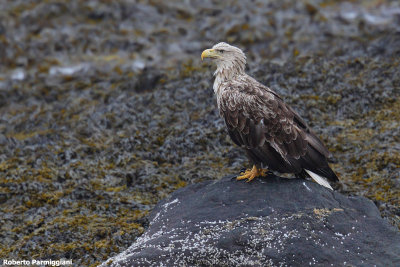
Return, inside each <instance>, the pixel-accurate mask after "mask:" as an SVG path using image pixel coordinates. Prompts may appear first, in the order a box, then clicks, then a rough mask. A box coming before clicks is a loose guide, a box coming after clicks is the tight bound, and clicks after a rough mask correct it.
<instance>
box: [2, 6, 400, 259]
mask: <svg viewBox="0 0 400 267" xmlns="http://www.w3.org/2000/svg"><path fill="white" fill-rule="evenodd" d="M219 41H226V42H229V43H231V44H234V45H236V46H239V47H240V48H242V49H243V50H244V51H245V52H246V53H247V56H248V62H249V64H248V65H249V68H248V72H249V73H250V74H251V75H253V76H254V77H256V78H257V79H258V80H260V81H261V82H263V83H265V84H267V85H269V86H270V87H271V88H273V89H274V90H276V91H277V92H278V93H279V94H280V95H282V97H283V98H284V99H285V100H286V101H287V102H288V103H289V104H291V105H292V106H293V107H294V108H295V109H296V110H297V111H298V112H299V113H300V114H301V115H302V116H303V117H304V118H305V119H306V120H307V121H308V122H309V124H310V125H311V126H312V127H313V129H314V130H315V132H316V133H317V134H318V135H319V136H321V138H322V139H323V140H324V142H325V143H326V145H327V146H328V147H329V148H330V150H331V152H332V153H333V154H334V156H335V158H336V163H335V164H332V168H333V169H334V170H335V171H336V172H337V174H338V175H339V177H340V179H341V182H342V187H341V192H342V193H345V194H351V195H363V196H366V197H368V198H370V199H371V200H373V201H374V202H375V204H376V205H377V206H378V208H379V209H380V211H381V214H382V216H383V217H384V218H386V219H387V220H389V222H390V223H392V224H393V225H395V226H397V227H400V175H399V169H400V143H399V141H400V140H399V139H400V138H399V136H400V3H399V2H398V1H384V0H371V1H351V2H347V1H330V0H325V1H289V0H286V1H279V2H278V1H270V2H267V1H200V0H199V1H161V0H160V1H156V0H153V1H150V0H149V1H128V0H126V1H86V0H80V1H57V0H49V1H26V0H15V1H1V2H0V207H1V209H0V258H3V259H13V258H14V259H32V258H35V259H49V258H51V259H59V258H67V259H73V260H74V264H76V265H85V266H86V265H93V266H95V265H97V264H99V263H100V262H102V261H103V260H105V259H107V258H109V257H110V256H113V255H116V254H117V253H118V252H120V251H123V250H124V249H126V248H127V247H128V246H129V245H130V244H131V243H132V242H133V241H134V240H135V238H136V237H137V236H139V235H141V233H142V232H143V231H144V229H145V228H146V227H147V224H148V222H147V218H146V215H147V214H148V213H149V211H150V210H152V208H153V207H154V205H155V204H156V203H157V202H158V201H159V200H160V199H163V198H164V197H166V196H168V195H169V194H170V193H171V192H173V191H174V190H175V189H177V188H179V187H182V186H185V185H186V184H189V183H196V182H199V181H203V180H210V179H219V178H221V177H223V176H226V175H227V174H235V173H238V172H239V171H240V170H241V169H242V168H243V167H248V162H247V160H246V158H245V156H244V153H243V152H242V151H241V150H240V149H239V148H237V147H235V146H234V145H233V144H232V142H231V141H230V140H229V138H228V137H227V133H226V131H225V126H224V123H223V121H222V120H221V119H220V118H219V116H218V112H217V109H216V105H215V99H214V96H213V91H212V80H213V78H212V73H213V70H214V67H213V66H212V65H210V64H209V62H201V61H200V54H201V52H202V50H204V49H206V48H210V47H211V46H212V45H213V44H215V43H216V42H219Z"/></svg>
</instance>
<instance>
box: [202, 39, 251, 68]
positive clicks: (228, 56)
mask: <svg viewBox="0 0 400 267" xmlns="http://www.w3.org/2000/svg"><path fill="white" fill-rule="evenodd" d="M204 58H211V59H212V60H213V61H214V62H215V63H216V64H217V72H220V71H222V70H225V69H226V70H231V71H235V72H244V69H245V65H246V56H245V54H244V53H243V51H242V50H240V49H239V48H237V47H235V46H232V45H229V44H227V43H224V42H222V43H218V44H216V45H214V46H213V47H212V48H211V49H206V50H204V51H203V53H201V59H202V60H203V59H204Z"/></svg>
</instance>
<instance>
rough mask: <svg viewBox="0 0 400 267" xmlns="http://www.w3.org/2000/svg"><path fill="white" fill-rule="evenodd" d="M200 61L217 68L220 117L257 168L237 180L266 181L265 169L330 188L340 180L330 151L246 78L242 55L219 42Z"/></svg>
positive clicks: (267, 91) (265, 90) (279, 101)
mask: <svg viewBox="0 0 400 267" xmlns="http://www.w3.org/2000/svg"><path fill="white" fill-rule="evenodd" d="M201 58H202V59H203V58H211V59H213V61H214V62H215V63H216V65H217V70H216V71H215V73H214V76H215V81H214V86H213V88H214V92H215V94H216V96H217V103H218V108H219V111H220V115H221V116H222V117H223V118H224V120H225V123H226V126H227V128H228V133H229V136H230V137H231V139H232V140H233V142H234V143H235V144H237V145H238V146H241V147H243V148H244V149H245V150H246V152H247V156H248V158H249V159H250V160H251V161H252V162H253V164H254V165H253V168H252V169H251V170H246V172H244V173H242V175H241V176H238V177H237V179H238V180H242V179H248V180H247V181H251V180H252V179H254V178H255V177H257V176H264V175H265V174H266V170H263V169H262V167H263V166H266V167H268V168H269V169H270V170H273V171H278V172H281V173H294V174H295V175H296V176H297V177H302V178H305V177H307V176H310V177H311V178H312V179H314V180H315V181H316V182H317V183H319V184H321V185H323V186H325V187H328V188H330V189H332V187H331V186H330V184H329V182H328V181H332V182H335V181H338V178H337V176H336V174H335V173H334V172H333V171H332V169H331V168H330V167H329V165H328V162H327V159H328V158H329V157H330V153H329V151H328V149H326V147H325V146H324V144H323V143H322V142H321V140H320V139H319V138H318V137H317V136H316V135H315V134H314V133H313V132H312V131H311V129H310V127H308V126H307V124H306V123H305V122H304V120H303V119H302V118H301V117H300V116H299V115H298V114H297V113H296V112H295V111H294V110H293V109H292V108H291V107H289V106H288V105H286V104H285V103H284V102H283V100H282V98H281V97H280V96H279V95H278V94H277V93H275V92H274V91H272V90H271V89H270V88H268V87H267V86H265V85H262V84H261V83H259V82H257V81H256V80H255V79H254V78H252V77H250V76H249V75H247V74H246V73H245V65H246V56H245V54H244V53H243V51H242V50H240V49H239V48H237V47H234V46H231V45H229V44H227V43H218V44H216V45H214V46H213V47H212V49H207V50H204V51H203V53H202V54H201Z"/></svg>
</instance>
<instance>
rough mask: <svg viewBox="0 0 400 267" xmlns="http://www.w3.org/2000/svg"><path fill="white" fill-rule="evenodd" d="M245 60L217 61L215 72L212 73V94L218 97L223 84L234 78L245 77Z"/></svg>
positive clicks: (240, 58)
mask: <svg viewBox="0 0 400 267" xmlns="http://www.w3.org/2000/svg"><path fill="white" fill-rule="evenodd" d="M245 66H246V58H245V57H243V58H242V57H236V58H234V59H233V60H232V61H222V60H221V61H218V62H217V70H216V71H215V72H214V76H215V81H214V86H213V89H214V92H215V94H216V95H217V97H218V95H219V94H220V93H221V89H222V88H221V85H222V83H224V82H228V81H229V80H232V79H234V78H235V77H236V76H240V75H245V72H244V70H245Z"/></svg>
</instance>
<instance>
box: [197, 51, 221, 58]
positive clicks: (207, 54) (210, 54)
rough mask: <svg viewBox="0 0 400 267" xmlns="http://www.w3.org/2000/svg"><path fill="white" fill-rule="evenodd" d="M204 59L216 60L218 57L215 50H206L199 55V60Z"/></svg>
mask: <svg viewBox="0 0 400 267" xmlns="http://www.w3.org/2000/svg"><path fill="white" fill-rule="evenodd" d="M205 57H210V58H217V57H219V55H218V54H217V51H215V49H206V50H204V51H203V53H201V60H203V58H205Z"/></svg>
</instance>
